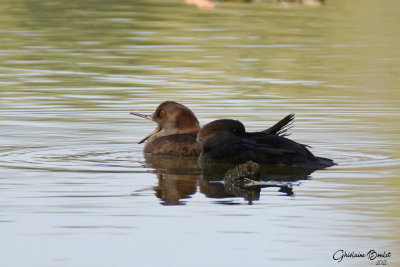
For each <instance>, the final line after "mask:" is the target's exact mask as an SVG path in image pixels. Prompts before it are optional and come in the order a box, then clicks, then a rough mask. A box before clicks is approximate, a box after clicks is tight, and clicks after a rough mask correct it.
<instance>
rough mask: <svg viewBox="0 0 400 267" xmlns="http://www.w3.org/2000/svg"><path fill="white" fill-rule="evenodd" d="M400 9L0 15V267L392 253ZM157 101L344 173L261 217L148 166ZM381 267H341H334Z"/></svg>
mask: <svg viewBox="0 0 400 267" xmlns="http://www.w3.org/2000/svg"><path fill="white" fill-rule="evenodd" d="M399 8H400V3H398V1H395V0H388V1H385V3H382V2H378V1H373V0H366V1H351V2H349V1H344V0H340V1H328V4H327V5H326V6H323V7H320V8H307V7H300V6H289V7H288V6H281V5H278V4H271V3H252V4H247V3H219V5H218V6H217V8H216V9H215V10H212V11H201V10H196V9H195V8H193V7H188V6H185V5H183V4H182V3H181V2H179V1H154V0H142V1H127V0H117V1H112V2H110V1H102V0H101V1H77V0H70V1H62V0H54V1H40V0H39V1H38V0H35V1H31V0H21V1H10V0H3V1H2V2H1V3H0V10H1V12H2V16H0V40H1V42H0V57H1V61H0V62H1V63H0V114H1V117H0V127H1V133H0V135H1V139H0V142H1V148H0V167H1V169H0V172H1V176H0V188H1V199H2V201H1V204H0V224H1V237H2V238H1V241H0V244H1V253H0V261H1V262H2V263H3V264H5V265H7V266H18V267H23V266H52V267H53V266H57V267H58V266H60V267H61V266H96V267H97V266H128V265H130V266H132V265H146V266H161V265H163V266H187V265H191V266H216V265H221V266H243V265H244V264H251V265H259V266H265V265H273V266H275V265H285V266H299V264H300V265H302V266H303V265H304V266H306V265H307V266H331V265H332V266H336V265H338V263H337V262H335V261H334V260H333V259H332V255H333V253H334V252H335V251H337V250H339V249H344V250H347V251H355V252H363V253H366V252H368V251H369V250H371V249H375V250H376V251H380V252H383V251H390V252H391V253H392V257H391V258H388V259H387V261H388V264H390V265H391V266H395V265H396V264H398V263H399V262H400V260H399V259H400V258H399V255H400V249H399V248H400V246H399V234H400V233H399V229H400V223H399V202H400V195H399V186H400V182H399V168H398V167H399V163H400V160H399V156H400V155H399V154H400V151H399V143H400V138H399V136H400V126H399V122H398V120H399V115H400V107H399V101H398V100H399V97H400V94H399V84H400V79H399V75H398V70H399V68H400V52H399V49H398V47H399V45H400V41H399V38H398V36H400V32H399V31H400V30H399V27H398V25H399V18H398V12H397V10H399ZM164 100H175V101H178V102H181V103H183V104H185V105H187V106H188V107H190V108H191V109H192V110H193V111H194V112H195V113H196V115H197V116H198V118H199V120H200V122H201V123H202V124H204V123H206V122H209V121H211V120H214V119H219V118H236V119H239V120H241V121H243V122H244V124H245V125H246V127H247V129H248V130H249V131H255V130H261V129H265V128H266V127H268V126H270V125H272V124H273V123H274V122H276V121H277V120H279V119H280V118H282V117H283V116H285V115H287V114H288V113H291V112H294V113H296V116H297V118H296V122H295V127H294V128H293V129H292V130H291V132H292V135H291V138H292V139H294V140H296V141H299V142H302V143H305V144H309V145H311V146H312V148H311V150H312V151H313V152H314V153H315V154H317V155H319V156H325V157H329V158H333V159H334V160H335V161H336V162H337V163H338V164H339V165H338V166H335V167H333V168H329V169H326V170H323V171H317V172H314V173H312V174H311V175H310V176H309V177H306V178H304V179H303V178H302V179H300V180H297V181H292V182H291V183H289V184H287V185H288V186H289V187H290V190H289V191H291V192H292V193H288V190H286V191H285V188H284V189H282V188H281V187H279V186H278V187H277V186H272V187H266V188H262V189H261V191H260V192H259V196H258V197H259V199H258V200H255V201H253V205H248V204H249V202H248V201H247V200H245V199H244V198H243V197H237V196H235V195H234V194H232V192H226V190H225V188H224V185H223V183H221V182H219V181H218V179H214V180H213V179H208V178H207V177H205V176H204V174H203V173H202V171H201V169H199V167H198V165H197V162H196V160H193V159H188V160H174V159H157V158H156V159H153V158H147V157H144V155H143V154H142V149H143V147H142V145H138V144H137V142H138V141H139V140H141V139H142V138H143V137H144V136H145V135H147V134H148V133H149V132H150V131H152V130H153V129H154V127H155V125H154V124H152V123H151V122H149V121H145V120H141V119H139V118H133V117H132V116H130V115H128V113H129V112H130V111H140V112H143V113H148V114H150V113H151V112H152V111H153V110H154V109H155V107H156V106H157V105H158V104H159V103H160V102H162V101H164ZM375 263H376V261H369V260H367V259H365V258H363V259H360V258H359V259H344V260H343V262H341V264H342V265H343V266H373V265H375Z"/></svg>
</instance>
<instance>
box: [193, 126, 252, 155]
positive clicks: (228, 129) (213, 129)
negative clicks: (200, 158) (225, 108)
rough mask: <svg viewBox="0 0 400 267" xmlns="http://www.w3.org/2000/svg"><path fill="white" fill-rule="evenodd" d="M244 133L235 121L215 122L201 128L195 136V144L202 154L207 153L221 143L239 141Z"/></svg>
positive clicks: (244, 130)
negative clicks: (199, 147)
mask: <svg viewBox="0 0 400 267" xmlns="http://www.w3.org/2000/svg"><path fill="white" fill-rule="evenodd" d="M245 133H246V129H245V127H244V125H243V124H242V123H241V122H240V121H237V120H228V119H222V120H215V121H212V122H210V123H208V124H206V125H204V126H203V128H201V130H200V132H199V133H198V134H197V142H198V143H200V144H201V146H202V150H203V152H207V151H209V150H211V149H213V148H215V147H217V146H219V145H221V144H223V143H226V142H229V141H232V140H236V139H240V138H242V137H243V136H244V135H245Z"/></svg>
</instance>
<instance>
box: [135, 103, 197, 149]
mask: <svg viewBox="0 0 400 267" xmlns="http://www.w3.org/2000/svg"><path fill="white" fill-rule="evenodd" d="M130 114H132V115H135V116H139V117H141V118H145V119H148V120H152V121H154V122H156V123H157V128H156V129H155V130H154V131H153V132H152V133H150V134H149V135H148V136H146V137H145V138H143V139H142V140H141V141H140V142H139V144H141V143H143V142H144V141H146V140H147V139H149V138H150V137H153V136H165V135H171V134H190V133H197V132H198V131H199V130H200V124H199V121H198V120H197V118H196V116H195V115H194V113H193V112H192V111H191V110H190V109H189V108H187V107H186V106H184V105H182V104H179V103H177V102H174V101H165V102H163V103H161V104H160V105H159V106H158V107H157V109H156V111H155V112H154V113H153V115H143V114H141V113H137V112H131V113H130Z"/></svg>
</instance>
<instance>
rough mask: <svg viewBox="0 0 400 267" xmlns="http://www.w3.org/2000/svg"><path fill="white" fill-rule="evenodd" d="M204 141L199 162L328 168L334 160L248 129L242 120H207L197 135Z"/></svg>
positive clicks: (280, 137)
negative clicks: (249, 162)
mask: <svg viewBox="0 0 400 267" xmlns="http://www.w3.org/2000/svg"><path fill="white" fill-rule="evenodd" d="M197 141H198V142H199V143H201V145H202V153H201V154H200V157H199V160H200V162H223V163H235V164H238V163H244V162H246V161H253V162H256V163H259V164H278V163H280V164H286V165H293V166H302V167H309V168H310V167H312V168H326V167H329V166H332V165H335V163H334V162H333V161H332V160H330V159H327V158H321V157H316V156H314V155H313V154H312V153H311V152H310V151H309V150H308V149H307V147H306V146H305V145H302V144H299V143H297V142H295V141H292V140H290V139H288V138H285V137H282V136H277V135H271V134H268V133H265V132H253V133H248V132H246V130H245V127H244V126H243V124H242V123H241V122H240V121H236V120H216V121H213V122H210V123H208V124H206V125H205V126H204V127H203V128H202V129H201V131H200V132H199V133H198V135H197Z"/></svg>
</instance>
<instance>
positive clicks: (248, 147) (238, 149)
mask: <svg viewBox="0 0 400 267" xmlns="http://www.w3.org/2000/svg"><path fill="white" fill-rule="evenodd" d="M293 153H294V152H293V151H292V150H289V149H281V148H274V147H272V146H270V145H268V144H259V143H257V142H256V141H254V140H251V139H246V138H242V139H238V140H234V141H230V142H227V143H224V144H222V145H220V146H218V147H215V148H214V149H212V150H210V151H203V153H202V155H201V156H200V160H201V161H207V162H211V161H216V162H226V163H244V162H246V161H253V162H256V163H279V162H280V160H279V159H281V158H285V156H289V155H292V154H293ZM289 157H292V156H289Z"/></svg>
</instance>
